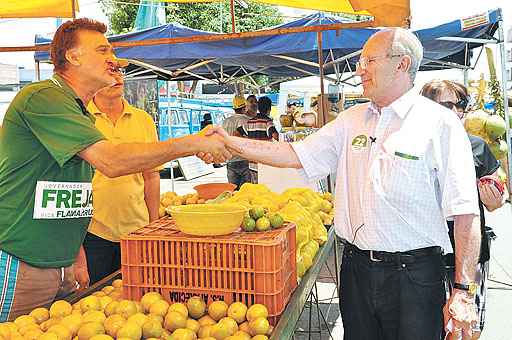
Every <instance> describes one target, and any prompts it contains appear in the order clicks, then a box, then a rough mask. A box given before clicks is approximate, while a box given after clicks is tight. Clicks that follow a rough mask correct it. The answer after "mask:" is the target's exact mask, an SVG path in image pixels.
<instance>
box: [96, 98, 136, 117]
mask: <svg viewBox="0 0 512 340" xmlns="http://www.w3.org/2000/svg"><path fill="white" fill-rule="evenodd" d="M122 101H123V114H122V115H121V117H122V116H124V115H125V114H127V115H131V114H132V113H133V111H134V107H133V106H131V105H130V104H129V103H128V101H126V99H124V98H122ZM87 109H88V110H89V112H91V113H92V114H94V115H102V114H105V113H104V112H101V110H100V109H99V108H98V106H96V103H95V102H94V99H92V100H91V101H90V102H89V105H88V106H87Z"/></svg>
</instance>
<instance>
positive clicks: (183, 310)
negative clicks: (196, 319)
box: [167, 302, 188, 318]
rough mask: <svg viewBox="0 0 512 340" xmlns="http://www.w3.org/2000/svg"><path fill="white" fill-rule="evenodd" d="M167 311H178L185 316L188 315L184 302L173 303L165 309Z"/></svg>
mask: <svg viewBox="0 0 512 340" xmlns="http://www.w3.org/2000/svg"><path fill="white" fill-rule="evenodd" d="M169 312H178V313H181V314H182V315H183V316H184V317H186V318H187V317H188V309H187V306H185V304H183V303H180V302H177V303H173V304H172V305H171V306H170V307H169V310H168V311H167V313H169Z"/></svg>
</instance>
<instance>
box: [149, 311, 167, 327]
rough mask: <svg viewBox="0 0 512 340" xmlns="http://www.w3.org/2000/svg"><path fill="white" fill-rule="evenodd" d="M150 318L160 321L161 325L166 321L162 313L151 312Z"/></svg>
mask: <svg viewBox="0 0 512 340" xmlns="http://www.w3.org/2000/svg"><path fill="white" fill-rule="evenodd" d="M148 318H149V319H152V320H156V321H158V322H159V323H160V324H161V325H162V324H163V323H164V317H163V316H161V315H155V314H149V315H148Z"/></svg>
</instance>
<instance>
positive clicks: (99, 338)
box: [90, 334, 114, 340]
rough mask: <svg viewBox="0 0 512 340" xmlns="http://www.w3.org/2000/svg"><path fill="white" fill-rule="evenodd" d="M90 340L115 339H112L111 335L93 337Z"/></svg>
mask: <svg viewBox="0 0 512 340" xmlns="http://www.w3.org/2000/svg"><path fill="white" fill-rule="evenodd" d="M90 340H114V338H113V337H111V336H110V335H105V334H99V335H95V336H93V337H92V338H91V339H90Z"/></svg>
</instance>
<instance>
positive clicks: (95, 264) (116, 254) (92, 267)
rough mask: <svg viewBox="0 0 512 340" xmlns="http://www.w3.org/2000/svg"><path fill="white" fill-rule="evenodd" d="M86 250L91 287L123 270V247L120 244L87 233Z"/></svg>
mask: <svg viewBox="0 0 512 340" xmlns="http://www.w3.org/2000/svg"><path fill="white" fill-rule="evenodd" d="M84 250H85V256H86V257H87V269H88V272H89V279H90V281H91V282H90V284H91V285H92V284H94V283H95V282H98V281H99V280H101V279H103V278H104V277H105V276H107V275H109V274H112V273H113V272H115V271H116V270H119V269H121V247H120V245H119V243H118V242H111V241H108V240H105V239H103V238H101V237H98V236H96V235H94V234H91V233H87V235H85V240H84Z"/></svg>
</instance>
